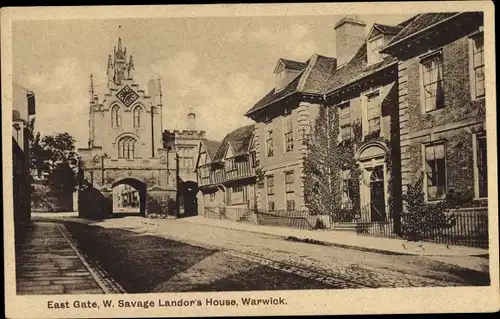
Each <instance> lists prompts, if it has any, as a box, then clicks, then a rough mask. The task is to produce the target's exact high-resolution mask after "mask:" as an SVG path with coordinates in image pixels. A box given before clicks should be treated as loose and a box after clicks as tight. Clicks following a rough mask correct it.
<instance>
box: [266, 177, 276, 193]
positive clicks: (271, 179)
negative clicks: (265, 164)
mask: <svg viewBox="0 0 500 319" xmlns="http://www.w3.org/2000/svg"><path fill="white" fill-rule="evenodd" d="M266 186H267V195H274V176H273V175H269V176H267V177H266Z"/></svg>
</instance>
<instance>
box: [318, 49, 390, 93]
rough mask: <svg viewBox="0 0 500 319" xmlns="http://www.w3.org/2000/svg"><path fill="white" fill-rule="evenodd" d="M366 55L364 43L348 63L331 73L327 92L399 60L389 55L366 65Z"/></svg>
mask: <svg viewBox="0 0 500 319" xmlns="http://www.w3.org/2000/svg"><path fill="white" fill-rule="evenodd" d="M366 55H367V52H366V43H364V44H362V45H361V47H360V48H359V49H358V51H357V52H356V54H355V55H354V56H353V57H352V59H351V60H350V61H349V62H348V63H347V64H345V65H344V66H343V67H342V68H340V69H338V70H337V71H336V72H335V73H332V74H331V76H330V78H329V79H328V88H327V90H326V94H328V93H331V92H334V91H336V90H337V89H340V88H341V87H343V86H345V85H347V84H350V83H352V82H355V81H358V80H360V79H362V78H364V77H366V76H369V75H371V74H374V73H376V72H377V71H379V70H381V69H383V68H385V67H387V66H389V65H391V64H393V63H396V62H397V59H396V58H394V57H391V56H388V57H385V58H384V59H383V60H381V61H380V62H377V63H374V64H370V65H366Z"/></svg>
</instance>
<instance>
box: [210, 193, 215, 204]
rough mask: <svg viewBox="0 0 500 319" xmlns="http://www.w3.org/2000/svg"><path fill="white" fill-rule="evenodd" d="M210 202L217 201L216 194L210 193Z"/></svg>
mask: <svg viewBox="0 0 500 319" xmlns="http://www.w3.org/2000/svg"><path fill="white" fill-rule="evenodd" d="M210 201H211V202H214V201H215V193H210Z"/></svg>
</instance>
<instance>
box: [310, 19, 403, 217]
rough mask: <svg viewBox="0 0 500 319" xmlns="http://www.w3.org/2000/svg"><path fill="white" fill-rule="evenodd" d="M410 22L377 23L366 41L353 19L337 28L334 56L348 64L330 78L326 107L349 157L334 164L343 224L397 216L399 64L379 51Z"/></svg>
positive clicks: (342, 149)
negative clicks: (345, 59)
mask: <svg viewBox="0 0 500 319" xmlns="http://www.w3.org/2000/svg"><path fill="white" fill-rule="evenodd" d="M411 20H412V19H410V20H407V21H404V22H402V23H400V24H398V25H394V26H392V25H383V24H379V23H375V24H374V25H373V26H372V27H371V29H370V31H369V32H368V35H367V36H365V31H366V30H365V28H366V26H365V24H364V23H363V22H362V21H360V20H359V19H357V18H356V17H345V18H343V19H341V20H340V21H339V22H338V23H337V24H336V26H335V31H336V35H337V36H336V37H337V41H336V46H337V48H336V51H337V54H338V55H339V56H343V57H348V60H347V61H346V62H345V63H344V64H342V65H339V66H338V67H337V68H336V69H335V70H333V72H332V73H331V75H330V76H329V78H328V81H327V83H328V84H327V89H326V90H325V104H326V105H327V107H331V108H332V111H334V112H337V114H338V126H339V127H338V132H339V135H338V138H337V141H336V142H337V143H338V144H339V146H338V147H339V152H340V153H345V154H352V156H351V155H350V156H351V158H344V157H343V156H341V155H340V154H339V156H338V157H336V158H335V160H336V161H339V163H338V164H339V165H338V167H342V170H341V171H340V172H336V176H338V177H339V183H338V187H339V188H340V189H341V192H340V194H341V195H340V196H339V198H336V201H338V202H341V205H340V206H341V207H340V208H341V210H342V211H341V212H339V213H340V214H341V215H342V217H341V221H342V222H359V220H361V221H363V222H374V221H382V220H385V219H386V218H387V217H389V216H391V214H392V215H394V214H397V213H398V212H399V211H400V205H399V199H400V198H401V187H400V183H399V180H400V178H401V176H400V167H399V161H400V160H399V156H400V154H399V114H398V83H397V82H398V76H397V72H398V67H397V66H398V63H397V60H396V59H395V58H394V57H392V56H389V55H387V54H382V53H380V52H379V50H380V48H382V47H383V46H385V45H387V44H388V43H389V42H390V41H391V40H392V39H393V38H394V37H395V36H396V35H397V34H398V33H399V32H400V31H401V30H402V29H403V28H404V27H405V26H406V25H407V24H408V23H410V22H411ZM344 43H350V45H349V46H345V45H344ZM306 178H307V177H306ZM391 210H392V211H391ZM344 226H345V225H344Z"/></svg>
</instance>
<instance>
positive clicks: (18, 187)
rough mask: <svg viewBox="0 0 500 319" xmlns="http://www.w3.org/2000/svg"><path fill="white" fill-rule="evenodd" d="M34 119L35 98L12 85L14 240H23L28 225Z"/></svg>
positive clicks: (17, 86)
mask: <svg viewBox="0 0 500 319" xmlns="http://www.w3.org/2000/svg"><path fill="white" fill-rule="evenodd" d="M34 115H35V94H34V93H33V92H31V91H30V90H27V89H25V88H24V87H22V86H20V85H18V84H17V83H13V87H12V170H13V172H12V173H13V176H12V177H13V181H12V182H13V184H12V186H13V188H12V192H13V195H14V198H13V204H14V205H13V206H14V207H13V208H14V228H15V233H16V239H17V238H19V237H20V236H23V235H24V233H25V231H26V229H27V227H28V226H29V224H30V221H31V198H30V197H31V172H30V165H29V153H30V149H29V146H30V143H29V139H30V136H29V134H30V132H29V129H28V123H29V121H30V120H31V118H32V117H33V116H34Z"/></svg>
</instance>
